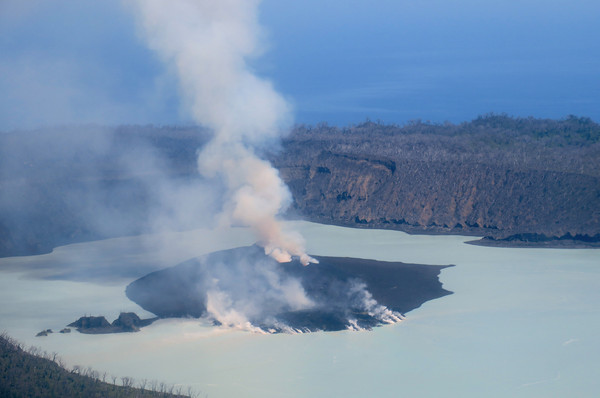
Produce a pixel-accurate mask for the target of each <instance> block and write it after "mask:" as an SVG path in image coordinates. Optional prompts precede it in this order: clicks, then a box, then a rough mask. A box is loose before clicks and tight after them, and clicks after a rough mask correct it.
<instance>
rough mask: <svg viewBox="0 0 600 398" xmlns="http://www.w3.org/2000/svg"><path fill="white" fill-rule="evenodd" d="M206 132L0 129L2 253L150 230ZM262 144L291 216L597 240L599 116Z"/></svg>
mask: <svg viewBox="0 0 600 398" xmlns="http://www.w3.org/2000/svg"><path fill="white" fill-rule="evenodd" d="M207 137H208V133H207V132H206V131H205V130H203V129H201V128H198V127H169V126H163V127H155V126H121V127H116V128H108V127H98V126H79V127H77V126H71V127H65V128H62V127H61V128H58V127H57V128H52V129H40V130H36V131H14V132H5V133H1V132H0V256H11V255H27V254H39V253H44V252H48V251H50V250H51V249H52V248H53V247H56V246H59V245H64V244H68V243H73V242H79V241H85V240H94V239H101V238H108V237H115V236H123V235H134V234H139V233H144V232H148V231H151V230H152V226H153V225H155V224H156V223H155V221H156V219H157V213H160V211H161V210H162V211H163V213H164V210H165V201H167V202H168V201H169V198H170V197H169V195H171V193H172V192H175V193H177V192H180V191H181V190H182V189H184V188H185V187H189V186H190V183H198V180H199V179H200V177H199V176H198V174H197V172H196V151H197V149H198V148H199V147H201V146H202V145H203V144H204V143H205V142H206V140H207ZM264 155H266V156H267V157H268V158H269V159H270V160H271V161H272V162H273V163H274V165H275V166H276V167H277V168H278V169H279V170H280V174H281V176H282V177H283V179H284V180H285V181H286V183H287V184H288V185H289V187H290V191H291V193H292V196H293V204H292V208H291V209H290V216H297V217H301V218H304V219H308V220H313V221H318V222H324V223H329V224H339V225H346V226H352V227H366V228H392V229H398V230H403V231H407V232H411V233H452V234H471V235H477V236H485V237H486V239H485V240H484V241H483V243H487V244H497V245H509V246H523V245H525V246H527V245H536V246H563V247H564V246H566V247H580V246H585V247H599V246H600V125H599V124H597V123H595V122H594V121H592V120H590V119H588V118H579V117H574V116H571V117H567V118H565V119H562V120H547V119H534V118H511V117H508V116H505V115H486V116H482V117H480V118H477V119H475V120H473V121H471V122H468V123H462V124H458V125H455V124H451V123H446V124H432V123H424V122H419V121H416V122H412V123H408V124H406V125H403V126H396V125H384V124H381V123H373V122H365V123H362V124H359V125H355V126H349V127H345V128H338V127H330V126H327V125H325V124H321V125H317V126H312V127H311V126H298V127H296V128H294V129H293V131H292V132H291V133H290V134H289V136H287V137H286V138H285V139H284V140H283V142H282V145H281V147H279V148H277V150H273V149H272V148H271V149H270V150H269V151H268V152H267V153H265V154H264ZM133 160H135V161H133ZM152 164H154V165H155V166H154V167H148V165H152ZM156 165H158V166H156ZM185 189H188V188H185ZM190 194H197V192H195V191H193V190H191V191H190ZM217 202H218V201H216V202H215V203H214V204H213V205H214V206H215V207H218V204H219V203H217ZM167 210H168V209H167ZM214 211H215V212H216V211H217V209H216V208H215V209H214ZM163 215H164V214H163ZM185 221H186V224H185V225H184V226H182V228H185V229H190V228H194V227H200V226H202V225H203V223H204V222H205V219H204V218H202V217H186V220H185Z"/></svg>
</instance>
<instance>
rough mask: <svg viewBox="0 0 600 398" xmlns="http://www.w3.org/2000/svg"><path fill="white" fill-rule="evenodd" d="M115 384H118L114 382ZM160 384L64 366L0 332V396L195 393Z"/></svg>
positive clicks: (171, 396)
mask: <svg viewBox="0 0 600 398" xmlns="http://www.w3.org/2000/svg"><path fill="white" fill-rule="evenodd" d="M117 383H119V384H120V385H117ZM182 390H183V389H182V388H181V387H179V388H176V387H174V386H168V385H166V384H164V383H158V382H148V381H147V380H143V381H140V382H137V383H136V382H135V380H133V379H132V378H130V377H114V376H109V375H107V374H106V373H99V372H97V371H94V370H92V369H91V368H87V369H84V368H81V367H79V366H75V367H73V369H72V370H67V369H65V366H64V364H63V363H62V360H61V359H60V358H59V357H58V355H57V354H56V353H53V354H48V353H46V352H43V351H41V350H40V349H38V348H35V347H32V348H29V349H27V350H25V349H24V347H23V346H22V345H21V344H20V343H18V342H16V341H15V340H13V339H12V338H10V337H9V336H7V335H6V334H5V333H3V334H1V335H0V397H6V398H20V397H23V398H25V397H26V398H35V397H40V398H42V397H82V398H83V397H85V398H93V397H98V398H100V397H102V398H105V397H106V398H108V397H114V398H117V397H118V398H121V397H123V398H125V397H127V398H129V397H135V398H146V397H148V398H160V397H165V398H177V397H181V398H183V397H194V396H196V394H195V393H194V392H193V391H191V389H187V390H186V391H185V393H184V392H183V391H182Z"/></svg>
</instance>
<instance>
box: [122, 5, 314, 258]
mask: <svg viewBox="0 0 600 398" xmlns="http://www.w3.org/2000/svg"><path fill="white" fill-rule="evenodd" d="M132 4H133V5H134V7H133V8H134V10H135V12H136V15H137V16H138V17H139V22H140V25H141V28H142V29H141V31H142V35H143V37H144V39H145V40H146V42H147V43H148V45H149V46H150V48H152V49H153V50H155V51H156V52H157V53H158V54H159V55H160V56H161V57H162V59H163V60H164V62H165V63H166V64H167V65H168V66H169V67H170V68H172V70H173V72H174V73H176V75H177V76H178V79H179V83H180V89H181V93H182V96H183V98H184V103H185V104H186V106H187V111H188V112H189V113H190V114H191V115H192V116H193V118H194V120H195V121H196V122H197V123H199V124H201V125H204V126H207V127H209V128H211V129H212V130H213V131H214V137H213V139H212V141H211V142H210V143H209V144H208V145H206V146H205V147H204V148H203V149H202V151H201V153H199V157H198V169H199V171H200V173H201V174H202V175H203V176H205V177H208V178H218V179H220V180H221V181H222V182H223V184H224V185H225V187H226V189H227V200H226V203H225V204H224V207H223V213H222V215H221V221H222V222H223V223H227V224H229V225H243V226H248V227H251V228H253V229H254V231H256V233H257V235H258V239H259V240H260V244H261V246H263V247H264V248H265V253H266V254H269V255H271V256H272V257H274V258H275V259H276V260H277V261H280V262H287V261H290V260H291V257H292V256H298V257H299V258H300V260H301V262H302V263H303V264H304V265H307V264H309V263H310V262H315V260H314V259H312V258H311V257H310V256H308V255H307V254H306V252H305V249H304V240H303V239H302V237H301V236H300V235H299V234H297V233H294V232H290V231H286V230H285V229H284V228H283V227H282V225H281V222H280V220H279V219H278V215H280V214H281V213H282V212H283V211H285V209H287V207H288V206H289V204H290V200H291V197H290V193H289V190H288V188H287V186H286V185H285V184H284V183H283V181H282V180H281V178H280V177H279V173H278V171H277V170H276V169H275V168H273V167H272V166H271V165H270V164H269V162H267V161H265V160H262V159H260V158H259V157H258V156H257V154H256V150H257V148H259V147H261V146H263V145H268V144H269V142H272V140H274V139H276V138H278V137H279V135H280V133H281V131H282V129H283V128H284V127H285V126H286V125H287V124H288V123H289V121H290V119H291V117H290V108H289V106H288V104H287V103H286V101H285V100H284V99H283V98H282V97H281V96H280V95H279V94H278V93H277V92H276V91H275V90H274V88H273V86H272V84H271V83H270V82H269V81H267V80H265V79H262V78H260V77H258V76H256V75H254V74H253V73H252V72H251V70H250V68H249V66H248V60H249V59H251V58H252V57H256V56H258V55H259V54H260V51H261V48H260V40H259V39H260V37H261V30H260V26H259V25H258V18H257V12H258V5H259V1H258V0H220V1H213V0H180V1H176V2H170V1H165V0H135V1H133V3H132Z"/></svg>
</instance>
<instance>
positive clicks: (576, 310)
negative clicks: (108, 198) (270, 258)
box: [0, 222, 600, 398]
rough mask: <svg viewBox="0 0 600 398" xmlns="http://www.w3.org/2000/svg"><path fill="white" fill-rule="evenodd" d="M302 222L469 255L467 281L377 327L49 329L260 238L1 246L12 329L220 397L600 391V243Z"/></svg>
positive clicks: (345, 247)
mask: <svg viewBox="0 0 600 398" xmlns="http://www.w3.org/2000/svg"><path fill="white" fill-rule="evenodd" d="M290 225H292V226H294V227H296V228H298V229H299V230H300V231H301V232H302V233H303V235H304V236H305V238H306V240H307V247H308V250H309V252H310V253H311V254H315V255H326V256H346V257H360V258H370V259H376V260H387V261H403V262H411V263H422V264H436V265H447V264H454V265H455V267H452V268H447V269H444V270H443V271H442V273H441V275H440V279H441V281H442V282H443V284H444V288H446V289H448V290H451V291H453V292H454V294H452V295H450V296H446V297H443V298H441V299H438V300H434V301H430V302H427V303H425V304H424V305H423V306H422V307H421V308H418V309H416V310H414V311H411V312H409V313H408V314H407V318H406V320H405V321H403V322H400V323H398V324H395V325H392V326H385V327H381V328H376V329H375V330H373V331H369V332H334V333H310V334H304V335H286V334H278V335H260V334H253V333H248V332H241V331H235V330H223V329H219V328H214V327H211V326H209V325H206V324H203V323H201V322H199V321H198V320H191V319H190V320H183V319H180V320H161V321H158V322H156V323H155V324H153V325H151V326H149V327H147V328H145V329H143V330H142V331H141V332H139V333H132V334H113V335H83V334H79V333H77V332H74V333H71V334H66V335H63V334H58V333H54V334H51V335H49V336H48V337H44V338H36V337H34V336H35V334H36V333H37V332H39V331H40V330H42V329H47V328H52V329H54V330H55V331H57V330H60V329H61V328H62V327H64V326H65V325H66V324H67V323H70V322H72V321H74V320H76V319H77V318H78V317H79V316H82V315H85V314H89V315H105V316H106V317H107V319H109V321H112V320H113V319H114V318H116V316H117V315H118V313H119V312H121V311H135V312H137V313H138V314H140V315H143V316H150V315H151V314H148V313H146V312H144V311H143V310H142V309H141V308H139V307H138V306H137V305H136V304H135V303H132V302H130V301H129V300H128V299H127V298H126V296H125V293H124V288H125V286H126V285H127V284H128V283H129V282H130V281H132V280H133V279H135V278H137V277H140V276H143V275H144V274H146V273H148V272H151V271H153V270H157V269H160V268H165V267H168V266H172V265H175V264H177V263H179V262H181V261H184V260H186V259H189V258H191V257H194V256H197V255H200V254H204V253H207V252H210V251H213V250H219V249H225V248H229V247H235V246H241V245H247V244H250V243H252V242H253V239H252V236H251V235H250V233H249V232H248V231H246V230H244V229H232V230H218V231H208V230H196V231H190V232H186V233H171V234H164V235H147V236H140V237H127V238H117V239H110V240H105V241H98V242H89V243H81V244H74V245H69V246H63V247H60V248H57V249H55V251H54V252H53V253H51V254H48V255H41V256H31V257H19V258H4V259H0V300H1V302H2V306H1V307H0V329H2V330H5V331H6V332H8V334H9V335H11V336H12V337H15V338H17V339H18V340H20V341H21V342H23V343H25V344H28V345H37V346H40V347H41V348H43V349H44V350H46V351H48V352H58V353H59V354H60V355H61V356H62V358H63V359H64V360H65V362H67V363H68V364H69V365H71V366H72V365H75V364H79V365H82V366H86V367H87V366H91V367H93V368H94V369H96V370H99V371H108V372H109V373H111V374H114V375H119V376H131V377H134V378H136V379H157V380H160V381H164V382H168V383H174V384H182V385H185V386H188V385H191V386H193V387H194V388H195V389H196V390H198V391H202V393H203V394H207V395H208V396H209V397H232V396H245V397H259V396H260V397H263V398H266V397H338V396H344V397H365V396H377V397H398V396H402V397H440V396H453V397H482V396H486V397H508V396H510V397H567V396H576V397H595V396H597V393H598V391H599V390H600V378H598V374H599V371H600V359H599V358H600V342H599V341H598V336H600V250H592V249H506V248H488V247H481V246H472V245H467V244H464V242H465V241H467V240H470V239H472V238H471V237H464V236H415V235H407V234H405V233H402V232H396V231H382V230H360V229H350V228H341V227H334V226H327V225H319V224H313V223H307V222H293V223H290ZM41 278H46V279H41ZM47 278H51V279H52V280H48V279H47ZM67 278H68V279H70V280H64V279H67Z"/></svg>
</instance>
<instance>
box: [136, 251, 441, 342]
mask: <svg viewBox="0 0 600 398" xmlns="http://www.w3.org/2000/svg"><path fill="white" fill-rule="evenodd" d="M313 257H314V258H315V259H317V260H318V261H319V263H318V264H310V265H309V266H303V265H302V264H301V263H300V261H299V260H298V259H293V260H292V261H291V262H287V263H279V262H277V261H276V260H274V259H273V258H271V257H270V256H267V255H265V253H264V250H263V249H262V248H261V247H259V246H256V245H254V246H248V247H239V248H235V249H230V250H223V251H218V252H214V253H210V254H208V255H205V256H202V257H198V258H194V259H191V260H188V261H186V262H183V263H181V264H179V265H176V266H174V267H171V268H167V269H164V270H160V271H156V272H153V273H151V274H148V275H146V276H144V277H142V278H140V279H138V280H136V281H134V282H132V283H131V284H129V286H127V290H126V293H127V297H129V299H131V300H132V301H134V302H136V303H137V304H139V305H140V306H141V307H142V308H144V309H145V310H147V311H150V312H152V313H154V314H156V315H157V316H159V317H161V318H169V317H195V318H200V317H204V318H208V319H211V320H213V322H214V323H215V324H216V325H224V326H231V327H239V328H243V329H250V330H255V331H262V332H267V333H277V332H292V333H293V332H315V331H339V330H346V329H351V330H362V329H371V328H373V327H376V326H381V325H384V324H389V323H395V322H398V321H400V320H401V319H402V318H403V317H404V315H405V314H406V313H408V312H409V311H411V310H414V309H415V308H418V307H420V306H421V305H422V304H423V303H425V302H427V301H429V300H433V299H437V298H440V297H443V296H446V295H448V294H451V293H452V292H450V291H448V290H445V289H444V288H443V287H442V283H441V282H440V280H439V274H440V272H441V270H442V269H444V268H446V267H449V265H446V266H440V265H422V264H406V263H401V262H383V261H375V260H365V259H358V258H345V257H323V256H313Z"/></svg>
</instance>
